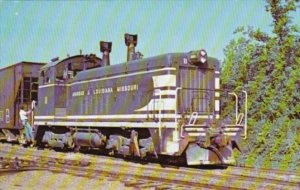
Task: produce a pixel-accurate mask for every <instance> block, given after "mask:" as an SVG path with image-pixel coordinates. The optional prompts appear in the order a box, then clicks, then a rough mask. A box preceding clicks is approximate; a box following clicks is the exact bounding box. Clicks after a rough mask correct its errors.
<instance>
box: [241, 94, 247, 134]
mask: <svg viewBox="0 0 300 190" xmlns="http://www.w3.org/2000/svg"><path fill="white" fill-rule="evenodd" d="M242 92H243V93H244V94H245V127H244V139H246V138H247V124H248V115H247V114H248V111H247V110H248V105H247V104H248V93H247V91H245V90H243V91H242Z"/></svg>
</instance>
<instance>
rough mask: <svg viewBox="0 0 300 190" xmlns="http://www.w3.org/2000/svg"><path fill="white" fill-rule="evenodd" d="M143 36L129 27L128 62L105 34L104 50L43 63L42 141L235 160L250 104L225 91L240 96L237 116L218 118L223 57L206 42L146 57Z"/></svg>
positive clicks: (189, 159) (193, 161) (38, 114)
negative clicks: (116, 58)
mask: <svg viewBox="0 0 300 190" xmlns="http://www.w3.org/2000/svg"><path fill="white" fill-rule="evenodd" d="M137 39H138V38H137V35H131V34H125V44H126V46H127V47H128V51H127V61H126V62H125V63H121V64H113V65H110V58H109V54H110V52H111V49H112V43H111V42H104V41H101V42H100V51H101V52H102V53H103V56H102V58H98V57H97V56H96V55H94V54H90V55H77V56H72V57H67V58H66V59H64V60H58V59H57V60H53V61H52V62H51V63H49V64H47V65H45V66H43V67H42V68H41V69H40V76H39V87H38V104H37V108H36V110H35V116H34V125H35V126H36V130H35V132H36V133H35V138H36V141H37V145H38V146H49V147H52V148H66V149H75V150H79V149H81V148H92V149H98V150H99V151H104V152H107V153H108V154H110V155H112V154H116V155H123V156H134V157H139V158H142V159H143V158H147V157H148V156H154V157H156V158H160V157H165V156H167V157H170V158H172V159H176V158H179V157H184V158H185V159H186V163H187V165H202V164H233V163H235V160H234V157H233V148H234V147H238V144H239V142H240V139H241V137H242V136H244V137H246V130H247V128H246V127H247V107H245V109H243V110H244V111H243V112H241V113H239V110H238V107H239V104H238V103H239V102H240V101H239V97H238V94H237V93H233V92H231V93H228V92H226V94H227V95H232V98H234V100H235V102H236V109H235V118H234V120H235V121H232V122H228V123H226V122H222V125H221V126H218V127H215V126H214V125H215V124H214V122H215V121H216V122H218V123H221V122H220V121H221V118H220V111H221V108H220V105H221V97H222V91H221V89H220V63H219V61H218V60H217V59H215V58H212V57H208V55H207V52H206V51H205V50H203V49H202V50H199V51H190V52H186V53H168V54H163V55H158V56H155V57H149V58H143V55H142V54H141V53H140V52H136V51H135V47H136V45H137ZM241 94H244V95H243V98H244V99H245V101H246V98H247V94H246V92H245V91H243V92H242V93H241ZM244 99H243V100H244ZM244 105H245V106H246V105H247V104H246V103H245V104H244Z"/></svg>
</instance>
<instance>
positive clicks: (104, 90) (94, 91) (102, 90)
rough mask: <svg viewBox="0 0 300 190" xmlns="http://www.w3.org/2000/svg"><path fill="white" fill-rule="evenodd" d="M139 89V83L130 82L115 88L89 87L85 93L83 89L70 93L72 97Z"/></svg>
mask: <svg viewBox="0 0 300 190" xmlns="http://www.w3.org/2000/svg"><path fill="white" fill-rule="evenodd" d="M138 89H139V85H137V84H131V85H123V86H118V87H116V88H112V87H109V88H97V89H89V90H87V92H86V93H85V91H84V90H79V91H75V92H73V93H72V97H79V96H85V95H97V94H108V93H113V92H114V91H115V92H129V91H137V90H138Z"/></svg>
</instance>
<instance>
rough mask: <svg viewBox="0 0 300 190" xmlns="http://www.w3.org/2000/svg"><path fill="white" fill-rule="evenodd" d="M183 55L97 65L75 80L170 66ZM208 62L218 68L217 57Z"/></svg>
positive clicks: (177, 54) (164, 55)
mask: <svg viewBox="0 0 300 190" xmlns="http://www.w3.org/2000/svg"><path fill="white" fill-rule="evenodd" d="M183 57H186V58H187V57H188V53H168V54H163V55H158V56H154V57H149V58H144V59H138V60H133V61H130V62H128V63H127V64H126V62H124V63H120V64H115V65H110V66H104V67H99V68H95V69H90V70H85V71H82V72H79V73H78V74H77V75H76V78H75V80H76V81H82V80H87V79H93V78H99V77H104V76H112V75H118V74H124V73H125V72H127V73H130V72H133V71H139V70H147V69H151V68H152V69H153V68H162V67H170V66H172V65H173V66H174V64H176V63H177V64H178V65H179V63H180V61H181V59H182V58H183ZM208 62H209V64H210V65H216V67H217V68H219V61H218V60H217V59H215V58H212V57H209V58H208ZM191 66H192V65H191Z"/></svg>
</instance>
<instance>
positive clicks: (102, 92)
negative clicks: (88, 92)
mask: <svg viewBox="0 0 300 190" xmlns="http://www.w3.org/2000/svg"><path fill="white" fill-rule="evenodd" d="M112 92H113V89H112V88H100V89H95V90H93V94H94V95H96V94H106V93H112Z"/></svg>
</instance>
